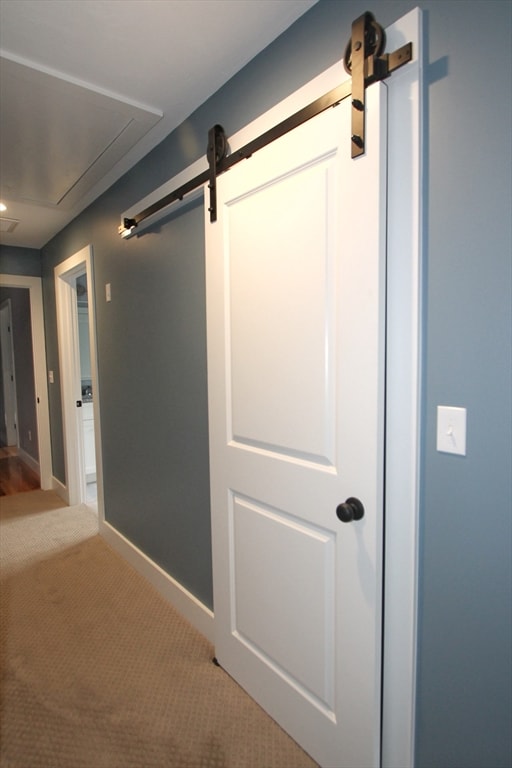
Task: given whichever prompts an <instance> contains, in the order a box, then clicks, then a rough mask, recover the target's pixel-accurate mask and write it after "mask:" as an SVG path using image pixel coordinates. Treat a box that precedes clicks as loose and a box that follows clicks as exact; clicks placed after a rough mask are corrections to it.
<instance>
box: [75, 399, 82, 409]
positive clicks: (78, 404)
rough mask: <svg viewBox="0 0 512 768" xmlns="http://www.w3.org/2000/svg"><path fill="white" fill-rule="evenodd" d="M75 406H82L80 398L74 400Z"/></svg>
mask: <svg viewBox="0 0 512 768" xmlns="http://www.w3.org/2000/svg"><path fill="white" fill-rule="evenodd" d="M76 407H77V408H81V407H82V401H81V400H77V401H76Z"/></svg>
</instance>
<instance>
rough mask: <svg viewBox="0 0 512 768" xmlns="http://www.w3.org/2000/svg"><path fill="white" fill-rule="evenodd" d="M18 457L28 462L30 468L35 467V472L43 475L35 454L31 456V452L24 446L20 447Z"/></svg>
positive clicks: (25, 462)
mask: <svg viewBox="0 0 512 768" xmlns="http://www.w3.org/2000/svg"><path fill="white" fill-rule="evenodd" d="M18 457H19V458H20V459H21V460H22V461H23V463H24V464H26V465H27V466H28V467H30V469H33V470H34V472H35V473H36V474H37V475H38V476H39V477H41V470H40V467H39V462H38V461H37V460H36V459H34V457H33V456H31V455H30V454H29V453H27V452H26V451H24V450H23V448H18Z"/></svg>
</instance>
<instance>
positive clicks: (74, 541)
mask: <svg viewBox="0 0 512 768" xmlns="http://www.w3.org/2000/svg"><path fill="white" fill-rule="evenodd" d="M0 556H1V584H0V587H1V591H0V607H1V614H0V621H1V623H0V649H1V650H0V671H1V679H0V686H1V687H0V766H1V768H164V767H165V768H245V767H247V768H249V767H251V768H313V767H314V765H315V763H314V762H313V761H312V760H311V759H310V758H309V757H308V756H307V755H306V754H305V753H304V752H303V751H302V750H301V749H300V748H299V747H298V746H297V745H296V744H295V742H293V741H292V740H291V739H290V738H289V737H288V736H287V735H286V734H285V733H284V732H283V731H282V730H281V729H280V728H279V727H278V726H277V725H276V723H275V722H274V721H273V720H271V719H270V718H269V717H268V716H267V715H266V714H265V713H264V712H263V711H262V710H261V709H260V708H259V707H258V705H257V704H255V703H254V702H253V701H252V699H250V698H249V697H248V696H247V695H246V694H245V693H244V692H243V691H242V690H241V689H240V688H239V686H238V685H237V684H236V683H234V682H233V680H232V679H231V678H230V677H229V676H228V675H226V674H225V673H224V672H223V671H222V670H221V669H219V668H218V667H216V666H215V665H214V664H212V662H211V658H212V655H213V649H212V647H211V645H210V644H209V643H208V641H207V640H206V639H205V638H204V637H203V636H202V635H200V634H199V633H197V632H196V631H195V630H194V629H193V628H192V627H191V626H190V625H189V624H188V623H187V622H186V621H184V620H183V619H182V618H181V617H180V616H179V615H178V614H177V613H176V612H175V611H174V609H173V608H172V607H171V606H169V605H168V603H166V602H165V601H164V600H163V598H161V597H160V595H159V594H158V593H157V592H156V591H155V590H154V589H153V588H152V587H151V586H150V585H149V584H148V583H147V582H146V581H145V580H144V579H143V578H142V577H141V576H140V575H139V574H138V573H136V572H135V571H134V570H133V569H132V568H131V567H130V566H129V565H128V564H127V563H125V562H124V561H123V560H122V559H121V558H120V557H119V556H118V555H117V554H116V553H115V552H113V551H112V550H111V549H110V548H109V547H108V545H107V544H105V542H104V541H103V540H102V539H101V538H100V537H99V536H98V525H97V520H96V517H95V515H94V513H93V512H92V511H91V510H90V509H88V508H87V507H85V506H80V507H62V502H61V500H60V499H59V498H58V497H57V496H56V495H55V494H54V493H52V492H49V491H31V492H30V493H22V494H17V495H15V496H9V497H3V498H2V499H1V502H0Z"/></svg>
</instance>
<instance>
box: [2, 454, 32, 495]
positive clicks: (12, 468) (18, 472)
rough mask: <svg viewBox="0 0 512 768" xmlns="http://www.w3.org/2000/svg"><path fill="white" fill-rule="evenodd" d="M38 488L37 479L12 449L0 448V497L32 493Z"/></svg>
mask: <svg viewBox="0 0 512 768" xmlns="http://www.w3.org/2000/svg"><path fill="white" fill-rule="evenodd" d="M36 488H40V484H39V477H38V476H37V474H36V473H35V472H34V470H33V469H31V468H30V467H29V466H27V464H25V463H24V462H23V461H21V459H20V458H19V457H18V456H17V455H16V450H15V449H12V448H0V496H11V495H12V494H13V493H23V492H24V491H34V490H35V489H36Z"/></svg>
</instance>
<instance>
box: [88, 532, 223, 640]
mask: <svg viewBox="0 0 512 768" xmlns="http://www.w3.org/2000/svg"><path fill="white" fill-rule="evenodd" d="M99 529H100V535H101V536H102V537H103V538H104V539H105V541H106V542H107V543H108V544H110V546H111V547H112V548H113V549H115V550H116V552H118V553H119V554H120V555H121V556H122V557H123V558H124V559H125V560H126V561H127V562H128V563H129V564H130V565H131V566H132V567H133V568H135V570H136V571H138V573H140V574H141V575H142V576H144V578H145V579H147V580H148V581H149V583H150V584H152V586H153V587H155V589H156V590H157V591H158V592H159V593H160V594H161V595H162V597H163V598H164V599H165V600H167V601H168V602H169V603H171V605H173V606H174V608H176V610H177V611H179V613H181V615H182V616H183V617H184V618H185V619H187V621H189V622H190V623H191V624H192V626H193V627H195V629H197V631H198V632H201V634H202V635H204V636H205V637H206V638H207V640H209V641H210V642H211V643H213V611H211V610H210V609H209V608H207V607H206V606H205V605H204V604H203V603H201V602H200V600H198V599H197V597H194V595H192V594H191V593H190V592H189V591H188V590H186V589H185V587H183V586H182V585H181V584H180V583H179V582H178V581H176V580H175V579H173V578H172V576H169V574H168V573H166V572H165V571H164V570H163V569H162V568H161V567H160V566H159V565H157V564H156V563H154V562H153V560H150V558H149V557H148V556H147V555H145V554H144V552H141V550H140V549H138V548H137V547H136V546H135V545H134V544H132V543H131V541H128V539H126V538H125V537H124V536H123V535H122V534H121V533H119V531H116V529H115V528H113V527H112V526H111V525H110V524H109V523H107V522H105V521H104V520H100V521H99Z"/></svg>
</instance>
